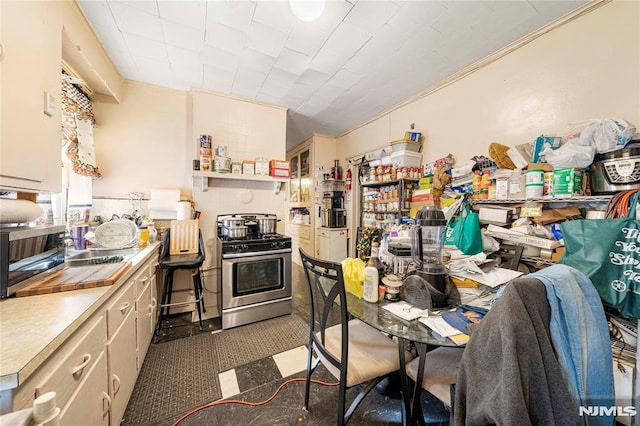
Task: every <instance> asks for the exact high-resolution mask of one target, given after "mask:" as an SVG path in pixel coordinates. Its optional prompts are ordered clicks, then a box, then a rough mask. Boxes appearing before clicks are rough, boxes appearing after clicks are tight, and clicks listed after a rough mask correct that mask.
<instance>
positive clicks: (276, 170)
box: [269, 167, 289, 178]
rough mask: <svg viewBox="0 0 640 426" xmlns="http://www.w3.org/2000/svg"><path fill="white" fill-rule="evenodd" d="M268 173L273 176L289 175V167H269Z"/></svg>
mask: <svg viewBox="0 0 640 426" xmlns="http://www.w3.org/2000/svg"><path fill="white" fill-rule="evenodd" d="M269 175H270V176H273V177H284V178H288V177H289V169H279V168H275V167H274V168H271V169H269Z"/></svg>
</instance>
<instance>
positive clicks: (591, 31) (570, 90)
mask: <svg viewBox="0 0 640 426" xmlns="http://www.w3.org/2000/svg"><path fill="white" fill-rule="evenodd" d="M600 117H620V118H624V119H626V120H629V121H631V122H633V123H634V124H636V125H639V126H640V2H637V1H621V0H618V1H613V2H612V3H609V4H606V5H604V6H602V7H600V8H598V9H596V10H595V11H593V12H591V13H588V14H586V15H584V16H582V17H580V18H577V19H575V20H574V21H572V22H569V23H567V24H565V25H563V26H561V27H559V28H557V29H555V30H552V31H551V32H549V33H547V34H545V35H543V36H541V37H540V38H538V39H536V40H534V41H533V42H531V43H529V44H527V45H525V46H523V47H522V48H520V49H518V50H516V51H514V52H512V53H510V54H508V55H506V56H505V57H503V58H501V59H499V60H497V61H495V62H493V63H491V64H489V65H488V66H486V67H484V68H482V69H480V70H478V71H476V72H474V73H472V74H470V75H468V76H467V77H465V78H463V79H461V80H459V81H457V82H455V83H453V84H451V85H449V86H447V87H444V88H442V89H441V90H438V91H436V92H435V93H432V94H430V95H428V96H426V97H424V98H422V99H419V100H417V101H414V102H412V103H410V104H407V105H405V106H402V107H400V108H398V109H396V110H395V111H391V112H389V113H388V114H385V115H384V116H382V117H380V118H379V119H377V120H376V121H374V122H372V123H370V124H367V125H365V126H364V127H362V128H360V129H357V130H355V131H353V132H351V133H349V134H347V135H344V136H342V137H340V138H339V139H338V145H337V146H338V156H339V157H340V158H349V157H351V156H355V155H359V154H361V153H363V152H368V151H372V150H373V149H375V148H378V147H381V146H383V145H384V144H385V143H387V142H388V141H390V140H394V139H399V138H401V137H402V135H403V134H404V131H405V130H407V129H408V126H409V124H410V123H415V124H416V129H418V130H421V131H422V132H423V134H424V135H425V136H426V143H425V144H424V149H423V152H424V160H426V161H431V160H435V159H437V158H440V157H442V156H445V155H447V154H448V153H453V154H454V156H455V158H456V159H457V160H458V161H460V162H462V161H466V159H468V158H470V157H471V156H473V155H475V154H485V155H486V154H487V147H488V145H489V143H490V142H492V141H496V142H501V143H503V144H506V145H510V146H513V145H517V144H520V143H524V142H529V141H531V140H533V139H534V138H535V137H536V136H538V135H540V134H559V135H564V134H567V133H568V132H570V130H572V129H571V128H570V126H569V123H571V122H575V121H579V120H584V119H589V118H600Z"/></svg>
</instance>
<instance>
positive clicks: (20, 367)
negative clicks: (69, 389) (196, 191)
mask: <svg viewBox="0 0 640 426" xmlns="http://www.w3.org/2000/svg"><path fill="white" fill-rule="evenodd" d="M159 245H160V243H153V244H150V245H149V246H148V247H146V248H144V249H143V250H141V251H140V252H139V253H137V254H136V255H135V256H133V257H132V258H131V259H129V261H130V262H131V265H132V266H131V268H129V269H128V270H127V271H126V272H125V273H124V274H123V275H122V277H120V279H119V280H118V281H117V282H116V283H115V284H113V285H111V286H107V287H98V288H91V289H84V290H73V291H65V292H61V293H52V294H43V295H38V296H28V297H14V298H9V299H4V300H2V301H1V302H0V391H4V390H8V389H13V388H16V387H18V386H19V385H21V384H22V383H24V382H25V380H27V378H28V377H29V376H30V375H31V374H32V373H33V372H34V371H36V370H37V368H38V367H39V366H40V365H41V364H42V363H43V362H44V361H45V360H46V359H47V358H48V357H49V356H50V355H51V354H52V353H53V352H54V351H55V350H56V349H58V348H59V347H60V345H62V344H63V343H64V342H65V340H66V339H67V338H68V337H69V336H71V335H72V334H73V333H74V332H75V331H76V330H77V329H78V328H79V327H80V326H82V325H83V324H84V322H85V321H86V320H87V319H89V318H90V317H91V315H93V314H94V313H95V312H96V311H97V310H98V308H100V307H101V306H102V305H103V304H104V302H105V301H107V300H108V299H109V297H111V295H112V294H114V293H115V292H116V291H118V288H119V287H120V286H122V285H123V284H125V283H126V282H127V280H129V278H131V276H133V275H134V274H135V273H136V272H137V270H138V267H139V266H140V265H141V264H142V263H144V262H146V261H147V260H148V259H150V258H151V255H152V254H155V255H157V254H156V253H157V249H158V247H159Z"/></svg>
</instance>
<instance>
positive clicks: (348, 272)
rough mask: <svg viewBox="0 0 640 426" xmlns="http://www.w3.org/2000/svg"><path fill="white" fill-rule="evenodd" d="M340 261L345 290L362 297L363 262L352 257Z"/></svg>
mask: <svg viewBox="0 0 640 426" xmlns="http://www.w3.org/2000/svg"><path fill="white" fill-rule="evenodd" d="M341 263H342V276H343V278H344V288H345V290H346V291H348V292H349V293H351V294H353V295H355V296H358V297H360V298H362V292H363V285H364V268H365V266H366V265H365V263H364V262H363V261H362V260H360V259H357V258H353V257H347V258H346V259H344V260H343V261H342V262H341Z"/></svg>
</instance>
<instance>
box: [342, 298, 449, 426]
mask: <svg viewBox="0 0 640 426" xmlns="http://www.w3.org/2000/svg"><path fill="white" fill-rule="evenodd" d="M346 298H347V310H348V311H349V313H350V314H351V315H352V316H353V317H354V318H357V319H359V320H360V321H362V322H364V323H366V324H368V325H370V326H371V327H373V328H376V329H378V330H380V331H381V332H382V333H385V334H388V335H390V336H394V337H397V338H398V352H399V354H398V355H399V357H400V384H401V387H402V399H403V404H402V408H403V413H402V421H403V424H410V425H414V424H424V415H423V412H422V404H421V401H420V394H421V388H422V379H423V377H424V376H423V372H424V364H425V355H426V353H427V352H428V351H429V350H430V349H434V348H436V347H438V346H451V347H458V345H456V344H455V343H454V342H453V341H451V340H450V339H448V338H445V337H441V336H439V335H438V334H436V333H434V332H433V331H432V330H431V329H430V328H429V327H427V326H426V325H424V324H422V323H421V322H420V321H419V320H418V319H415V320H412V321H407V320H404V319H402V318H400V317H398V316H396V315H394V314H392V313H391V312H389V311H387V310H386V309H384V308H383V306H384V305H385V304H386V303H390V302H386V301H383V302H380V303H370V302H366V301H364V300H363V299H361V298H359V297H357V296H355V295H353V294H351V293H349V292H347V293H346ZM410 343H413V344H414V346H415V347H416V350H417V352H418V356H419V357H420V361H419V365H418V374H417V377H416V383H415V387H414V389H413V391H411V392H410V390H409V381H408V378H407V373H406V358H405V356H406V355H405V354H406V352H407V350H408V349H409V345H410Z"/></svg>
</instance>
